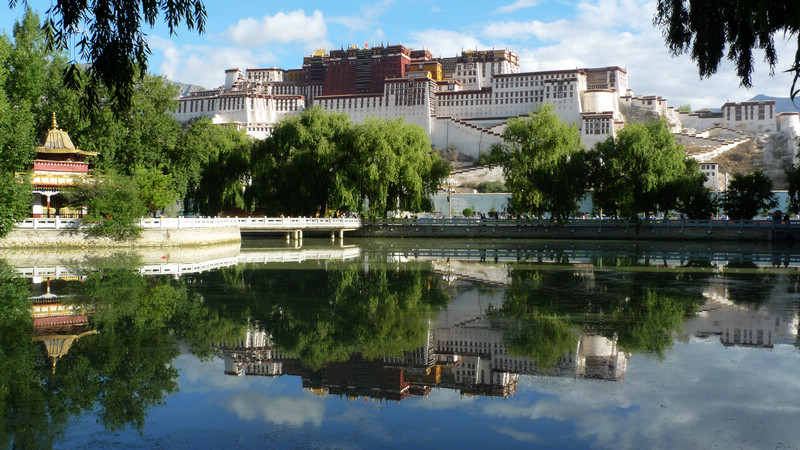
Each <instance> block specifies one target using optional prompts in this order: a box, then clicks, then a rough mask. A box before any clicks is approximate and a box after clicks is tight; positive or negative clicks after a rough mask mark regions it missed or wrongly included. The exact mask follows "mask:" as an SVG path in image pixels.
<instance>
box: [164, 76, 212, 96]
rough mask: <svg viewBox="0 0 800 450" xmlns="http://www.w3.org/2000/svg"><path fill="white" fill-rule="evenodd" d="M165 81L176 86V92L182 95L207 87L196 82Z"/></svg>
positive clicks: (204, 89)
mask: <svg viewBox="0 0 800 450" xmlns="http://www.w3.org/2000/svg"><path fill="white" fill-rule="evenodd" d="M167 83H169V84H172V85H175V86H178V94H179V95H180V96H181V97H183V96H184V95H189V93H190V92H197V91H206V90H208V89H206V88H204V87H203V86H198V85H196V84H186V83H181V82H178V81H172V80H167Z"/></svg>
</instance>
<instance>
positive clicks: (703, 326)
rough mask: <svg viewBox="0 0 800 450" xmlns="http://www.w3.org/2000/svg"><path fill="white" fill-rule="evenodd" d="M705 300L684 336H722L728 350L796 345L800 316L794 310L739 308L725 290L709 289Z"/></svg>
mask: <svg viewBox="0 0 800 450" xmlns="http://www.w3.org/2000/svg"><path fill="white" fill-rule="evenodd" d="M704 296H705V297H706V305H705V306H704V307H703V309H702V310H701V311H699V312H698V313H697V314H696V316H695V317H694V318H693V319H692V320H690V321H688V322H687V323H686V326H685V328H684V334H686V335H689V336H694V337H696V338H700V339H709V338H711V337H712V336H719V341H720V343H721V344H722V345H724V346H725V347H750V348H762V349H772V348H774V346H775V345H794V344H795V341H796V339H797V330H798V326H799V325H800V316H799V315H798V311H797V310H795V309H794V308H787V307H786V306H785V305H784V306H783V307H771V306H772V305H770V304H763V305H741V304H735V303H734V302H732V301H730V300H729V299H728V296H727V292H726V291H725V289H709V290H708V291H706V292H704Z"/></svg>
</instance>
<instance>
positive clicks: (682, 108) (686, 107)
mask: <svg viewBox="0 0 800 450" xmlns="http://www.w3.org/2000/svg"><path fill="white" fill-rule="evenodd" d="M678 111H680V112H687V113H690V112H692V105H690V104H688V103H687V104H685V105H681V106H678Z"/></svg>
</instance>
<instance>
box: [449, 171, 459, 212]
mask: <svg viewBox="0 0 800 450" xmlns="http://www.w3.org/2000/svg"><path fill="white" fill-rule="evenodd" d="M457 184H458V183H457V182H456V180H455V179H453V177H450V178H448V179H447V204H448V206H449V207H450V218H451V219H452V218H453V186H456V185H457Z"/></svg>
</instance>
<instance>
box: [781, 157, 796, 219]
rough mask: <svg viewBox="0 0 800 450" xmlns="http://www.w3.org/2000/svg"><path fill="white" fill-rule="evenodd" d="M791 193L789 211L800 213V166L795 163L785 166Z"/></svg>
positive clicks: (789, 192)
mask: <svg viewBox="0 0 800 450" xmlns="http://www.w3.org/2000/svg"><path fill="white" fill-rule="evenodd" d="M784 174H785V179H786V184H787V187H788V189H787V191H788V192H787V193H788V195H789V212H791V213H793V214H800V166H797V165H795V164H794V163H792V164H790V165H788V166H787V167H785V168H784Z"/></svg>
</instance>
